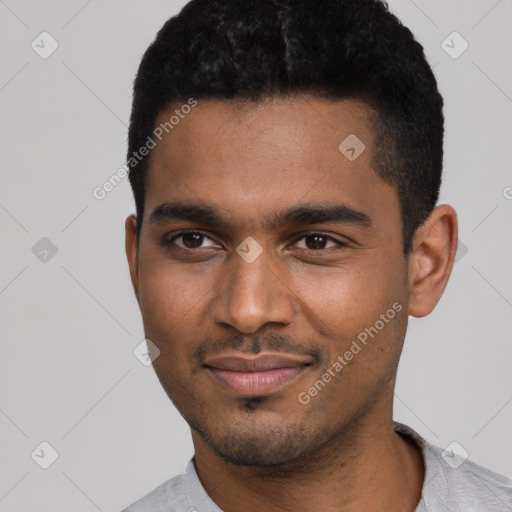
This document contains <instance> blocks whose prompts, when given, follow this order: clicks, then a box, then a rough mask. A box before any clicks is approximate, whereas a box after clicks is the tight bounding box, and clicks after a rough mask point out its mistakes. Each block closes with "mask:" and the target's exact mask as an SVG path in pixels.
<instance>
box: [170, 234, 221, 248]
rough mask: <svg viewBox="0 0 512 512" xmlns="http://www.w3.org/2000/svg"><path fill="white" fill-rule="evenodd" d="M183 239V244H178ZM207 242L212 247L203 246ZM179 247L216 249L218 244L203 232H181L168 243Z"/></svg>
mask: <svg viewBox="0 0 512 512" xmlns="http://www.w3.org/2000/svg"><path fill="white" fill-rule="evenodd" d="M179 239H181V243H176V241H177V240H179ZM205 240H209V241H210V242H211V244H210V245H203V242H204V241H205ZM172 244H174V245H177V246H178V247H180V248H181V249H202V248H204V247H215V246H216V245H217V244H216V243H215V242H214V241H213V240H212V239H211V238H210V237H208V236H206V235H205V234H204V233H201V231H180V232H179V233H177V234H176V235H174V236H173V237H172V238H171V239H170V240H168V241H167V245H172Z"/></svg>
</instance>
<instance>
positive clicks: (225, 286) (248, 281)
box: [212, 250, 294, 334]
mask: <svg viewBox="0 0 512 512" xmlns="http://www.w3.org/2000/svg"><path fill="white" fill-rule="evenodd" d="M271 260H272V255H271V254H269V253H268V251H266V250H264V251H263V252H262V253H261V254H260V255H259V257H258V258H257V259H256V260H255V261H252V262H251V263H249V262H247V261H245V260H244V259H243V258H242V257H240V256H239V255H238V254H237V253H233V254H232V255H231V258H230V261H229V262H226V272H227V273H228V274H227V275H226V276H225V277H224V279H222V280H221V282H220V284H219V288H218V290H217V292H216V297H215V300H214V301H213V304H212V316H213V320H214V321H215V323H216V324H220V325H223V326H225V327H226V326H231V327H234V328H235V329H237V330H238V331H239V332H242V333H246V334H252V333H254V332H256V331H257V330H258V329H260V328H261V327H262V326H263V325H265V324H267V323H275V324H281V325H288V324H290V322H291V321H292V319H293V313H294V309H293V293H292V292H291V290H290V289H289V288H288V286H287V285H286V284H285V281H284V276H283V275H282V272H281V274H280V271H279V264H272V261H271Z"/></svg>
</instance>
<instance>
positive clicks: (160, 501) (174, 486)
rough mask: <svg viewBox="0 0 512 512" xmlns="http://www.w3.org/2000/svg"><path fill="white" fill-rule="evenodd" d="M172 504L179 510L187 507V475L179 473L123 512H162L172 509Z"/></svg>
mask: <svg viewBox="0 0 512 512" xmlns="http://www.w3.org/2000/svg"><path fill="white" fill-rule="evenodd" d="M170 506H172V507H176V509H177V510H186V509H187V506H188V505H187V494H186V487H185V475H184V474H183V475H177V476H175V477H173V478H170V479H169V480H167V481H165V482H164V483H162V484H160V485H159V486H158V487H156V488H155V489H153V490H152V491H151V492H149V493H148V494H146V495H145V496H143V497H142V498H140V499H139V500H137V501H136V502H135V503H132V504H131V505H130V506H129V507H127V508H125V509H124V510H122V511H121V512H160V511H164V510H165V511H172V510H173V509H172V508H169V507H170Z"/></svg>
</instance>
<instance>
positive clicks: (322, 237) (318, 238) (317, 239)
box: [295, 233, 348, 251]
mask: <svg viewBox="0 0 512 512" xmlns="http://www.w3.org/2000/svg"><path fill="white" fill-rule="evenodd" d="M300 241H304V242H303V246H302V247H299V249H306V250H311V251H321V250H323V249H330V248H331V247H336V246H342V247H346V246H348V244H346V243H345V242H342V241H341V240H337V239H335V238H333V237H332V236H329V235H326V234H324V233H307V234H306V235H303V236H302V237H301V238H300V239H298V240H297V241H296V242H295V244H298V243H299V242H300ZM329 243H331V244H332V245H331V246H330V247H327V244H329Z"/></svg>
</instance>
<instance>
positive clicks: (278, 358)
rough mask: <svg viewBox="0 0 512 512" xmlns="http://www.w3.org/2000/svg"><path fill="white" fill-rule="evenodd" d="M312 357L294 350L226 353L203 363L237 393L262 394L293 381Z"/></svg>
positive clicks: (246, 394)
mask: <svg viewBox="0 0 512 512" xmlns="http://www.w3.org/2000/svg"><path fill="white" fill-rule="evenodd" d="M312 362H313V361H312V359H311V358H307V357H304V356H298V355H293V354H278V353H269V352H267V353H261V354H258V355H256V356H254V355H250V354H243V353H238V354H229V355H224V356H220V357H216V358H212V359H210V360H209V361H207V363H206V365H205V366H206V368H207V370H208V371H209V373H210V374H211V375H212V376H213V377H214V378H215V380H216V381H218V382H220V383H221V384H223V385H224V386H226V387H227V388H228V389H230V390H231V391H232V392H234V393H235V394H237V395H239V396H262V395H267V394H270V393H272V392H275V391H277V390H279V389H281V388H282V387H284V386H285V385H287V384H290V383H291V382H292V381H294V380H295V379H296V378H297V377H298V375H299V374H301V373H302V372H304V371H305V370H306V369H307V368H308V366H309V365H311V364H312Z"/></svg>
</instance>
